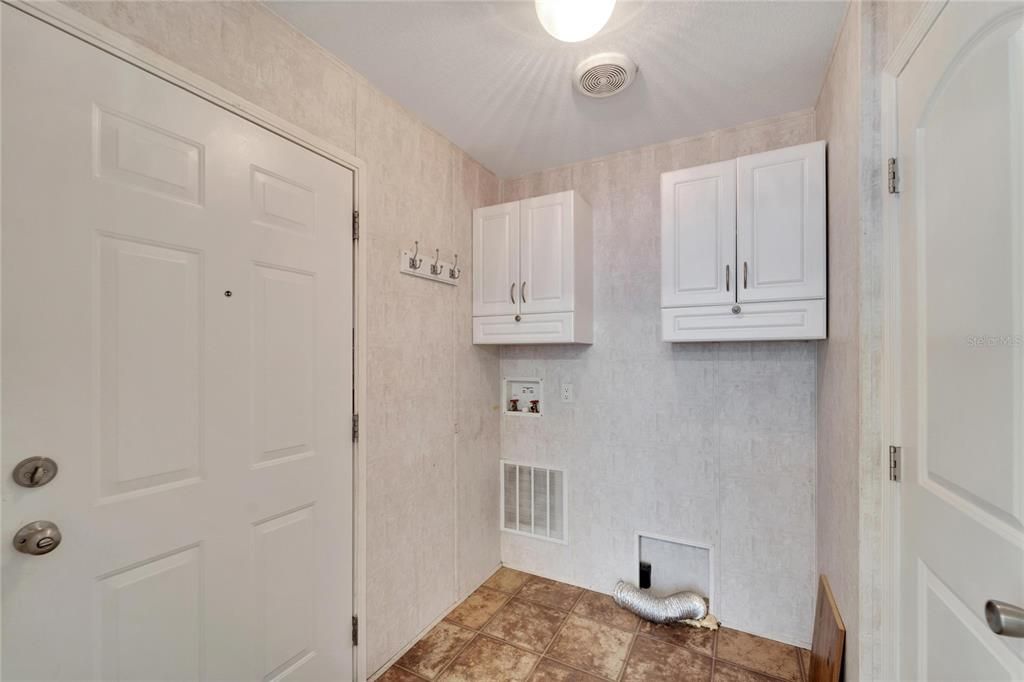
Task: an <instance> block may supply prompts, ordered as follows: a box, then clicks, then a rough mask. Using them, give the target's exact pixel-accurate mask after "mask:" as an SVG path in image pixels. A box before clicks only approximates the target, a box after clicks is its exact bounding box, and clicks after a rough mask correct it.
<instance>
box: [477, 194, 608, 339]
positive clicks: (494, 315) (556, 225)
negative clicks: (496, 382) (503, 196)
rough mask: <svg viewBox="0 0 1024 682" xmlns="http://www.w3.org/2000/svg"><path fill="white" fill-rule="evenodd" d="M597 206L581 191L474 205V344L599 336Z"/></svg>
mask: <svg viewBox="0 0 1024 682" xmlns="http://www.w3.org/2000/svg"><path fill="white" fill-rule="evenodd" d="M591 220H592V218H591V209H590V205H589V204H588V203H587V202H586V201H584V200H583V198H582V197H580V196H579V195H578V194H576V193H575V192H572V191H569V192H558V193H557V194H548V195H546V196H542V197H535V198H532V199H524V200H522V201H513V202H509V203H505V204H499V205H497V206H488V207H486V208H479V209H477V210H475V211H474V212H473V343H477V344H531V343H592V342H593V290H594V274H593V245H592V237H591V232H592V227H591Z"/></svg>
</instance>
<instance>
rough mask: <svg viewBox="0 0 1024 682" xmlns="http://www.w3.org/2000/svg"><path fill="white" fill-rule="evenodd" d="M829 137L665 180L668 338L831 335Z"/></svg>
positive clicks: (664, 292) (663, 241) (664, 288)
mask: <svg viewBox="0 0 1024 682" xmlns="http://www.w3.org/2000/svg"><path fill="white" fill-rule="evenodd" d="M825 222H826V221H825V143H824V142H812V143H810V144H804V145H798V146H795V147H787V148H785V149H777V150H773V151H770V152H764V153H761V154H752V155H750V156H743V157H740V158H738V159H736V160H733V161H723V162H720V163H712V164H708V165H705V166H699V167H697V168H686V169H683V170H678V171H673V172H670V173H664V174H662V176H661V248H662V255H661V263H662V268H661V284H662V286H661V307H662V337H663V339H664V340H665V341H755V340H769V339H823V338H825V332H826V300H825V299H826V276H825V266H826V252H825V243H826V238H825Z"/></svg>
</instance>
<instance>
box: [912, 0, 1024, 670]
mask: <svg viewBox="0 0 1024 682" xmlns="http://www.w3.org/2000/svg"><path fill="white" fill-rule="evenodd" d="M896 87H897V99H898V102H897V112H898V116H899V131H898V142H899V155H898V158H899V166H900V169H899V174H900V180H899V185H900V194H899V198H898V201H899V214H900V221H899V230H900V259H899V278H900V280H899V282H900V284H899V286H900V299H899V301H900V304H899V306H898V311H899V317H900V320H901V324H900V325H899V346H900V349H901V352H900V355H899V366H900V393H899V404H900V411H899V429H898V431H899V434H900V436H899V437H900V445H902V448H903V480H902V482H901V483H900V484H899V487H900V498H901V499H900V502H901V514H900V518H901V525H900V535H899V538H900V542H899V544H900V548H901V553H900V557H899V560H900V576H901V578H900V589H899V600H900V623H901V626H900V641H899V647H898V650H899V655H900V662H901V676H900V677H901V679H906V680H919V679H920V680H958V681H969V680H1021V679H1024V638H1021V637H1022V636H1024V627H1018V632H1017V635H1018V636H1016V637H1015V636H1012V635H1013V632H1006V631H1004V632H1003V633H1002V634H997V633H996V632H995V631H994V630H993V629H992V628H990V626H989V624H988V622H987V614H986V604H987V603H988V602H989V601H994V602H995V601H997V602H1002V603H1003V604H1005V605H1009V608H1012V607H1014V606H1016V607H1020V608H1024V222H1022V221H1024V6H1022V5H1021V4H1020V3H1016V4H995V3H960V2H955V3H950V4H948V5H947V6H946V7H945V9H943V10H942V13H941V14H940V15H939V17H938V19H937V20H936V21H935V23H934V24H933V26H932V27H931V29H930V31H929V32H928V34H927V36H926V37H925V38H924V41H923V42H922V43H921V45H920V46H919V47H918V48H917V50H916V51H915V52H914V54H913V56H912V57H911V59H910V62H909V63H908V65H907V66H906V68H905V69H904V70H903V72H902V73H901V74H900V75H899V77H898V79H897V86H896ZM1006 608H1007V607H1005V606H1004V607H1000V609H1004V610H1005V609H1006ZM1022 625H1024V624H1022Z"/></svg>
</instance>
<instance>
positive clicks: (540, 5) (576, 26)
mask: <svg viewBox="0 0 1024 682" xmlns="http://www.w3.org/2000/svg"><path fill="white" fill-rule="evenodd" d="M536 4H537V18H538V19H540V24H541V26H543V27H544V30H545V31H547V32H548V33H550V34H551V35H553V36H554V37H555V38H558V39H559V40H561V41H562V42H565V43H578V42H579V41H581V40H586V39H587V38H589V37H591V36H593V35H595V34H596V33H597V32H598V31H600V30H601V29H602V28H604V25H605V24H607V23H608V19H609V18H611V16H612V10H613V9H615V0H536Z"/></svg>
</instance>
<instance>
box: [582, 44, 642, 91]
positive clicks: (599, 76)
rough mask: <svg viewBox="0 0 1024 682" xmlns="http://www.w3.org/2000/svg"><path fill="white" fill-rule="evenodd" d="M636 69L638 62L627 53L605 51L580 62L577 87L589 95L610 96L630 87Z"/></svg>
mask: <svg viewBox="0 0 1024 682" xmlns="http://www.w3.org/2000/svg"><path fill="white" fill-rule="evenodd" d="M636 71H637V66H636V62H634V61H633V60H632V59H630V58H629V57H627V56H626V55H624V54H619V53H617V52H605V53H602V54H595V55H594V56H593V57H588V58H587V59H584V60H583V61H582V62H580V63H579V66H577V67H576V72H575V74H574V82H575V84H576V89H577V90H579V91H580V92H581V93H582V94H584V95H586V96H587V97H610V96H612V95H614V94H615V93H617V92H622V91H623V90H625V89H626V88H628V87H629V84H630V83H632V82H633V80H634V79H635V78H636Z"/></svg>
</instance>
